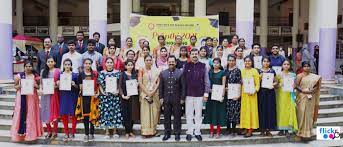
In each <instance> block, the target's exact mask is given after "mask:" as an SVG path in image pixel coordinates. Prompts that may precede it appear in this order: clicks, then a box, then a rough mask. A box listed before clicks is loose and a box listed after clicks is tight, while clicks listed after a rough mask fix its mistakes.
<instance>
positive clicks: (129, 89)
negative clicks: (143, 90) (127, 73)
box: [125, 80, 138, 96]
mask: <svg viewBox="0 0 343 147" xmlns="http://www.w3.org/2000/svg"><path fill="white" fill-rule="evenodd" d="M125 84H126V96H132V95H138V82H137V80H127V81H126V83H125Z"/></svg>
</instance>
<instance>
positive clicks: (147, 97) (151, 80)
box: [138, 55, 161, 137]
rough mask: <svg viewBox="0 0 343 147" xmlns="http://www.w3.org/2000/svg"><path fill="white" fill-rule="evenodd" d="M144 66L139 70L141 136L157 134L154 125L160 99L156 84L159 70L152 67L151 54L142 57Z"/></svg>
mask: <svg viewBox="0 0 343 147" xmlns="http://www.w3.org/2000/svg"><path fill="white" fill-rule="evenodd" d="M144 61H145V67H144V68H142V69H140V70H139V74H138V81H139V87H140V103H141V105H140V109H141V110H140V113H141V115H140V116H141V125H142V127H141V133H142V136H143V137H153V136H155V135H156V134H157V131H156V127H157V124H158V122H159V118H160V108H161V104H160V100H159V96H158V94H159V93H158V86H159V83H160V79H159V74H160V70H159V69H157V68H154V67H153V66H152V65H153V62H152V56H151V55H147V56H145V57H144Z"/></svg>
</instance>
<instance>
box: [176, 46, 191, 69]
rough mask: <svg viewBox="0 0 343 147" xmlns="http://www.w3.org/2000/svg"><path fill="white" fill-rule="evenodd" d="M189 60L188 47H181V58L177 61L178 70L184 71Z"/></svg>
mask: <svg viewBox="0 0 343 147" xmlns="http://www.w3.org/2000/svg"><path fill="white" fill-rule="evenodd" d="M188 60H189V56H188V51H187V47H186V46H181V47H180V56H179V59H177V61H176V62H177V64H176V68H178V69H181V70H183V68H184V67H185V65H186V64H187V62H188Z"/></svg>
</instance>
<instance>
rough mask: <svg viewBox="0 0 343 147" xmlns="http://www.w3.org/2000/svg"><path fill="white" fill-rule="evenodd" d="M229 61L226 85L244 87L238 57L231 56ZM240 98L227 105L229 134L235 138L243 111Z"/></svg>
mask: <svg viewBox="0 0 343 147" xmlns="http://www.w3.org/2000/svg"><path fill="white" fill-rule="evenodd" d="M227 60H228V61H227V62H228V66H227V69H226V71H225V76H226V84H225V85H226V86H228V84H239V85H242V76H241V71H240V70H239V69H238V68H237V66H236V57H235V56H234V55H232V54H231V55H229V56H228V58H227ZM229 92H231V91H229ZM239 95H241V94H239ZM240 98H241V96H239V97H234V98H232V99H228V101H227V103H226V111H227V129H228V134H232V135H233V136H235V135H236V134H237V133H238V131H237V129H236V125H237V124H239V120H240V111H241V100H240Z"/></svg>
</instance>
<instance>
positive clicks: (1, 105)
mask: <svg viewBox="0 0 343 147" xmlns="http://www.w3.org/2000/svg"><path fill="white" fill-rule="evenodd" d="M1 109H4V110H14V102H5V101H0V110H1Z"/></svg>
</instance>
